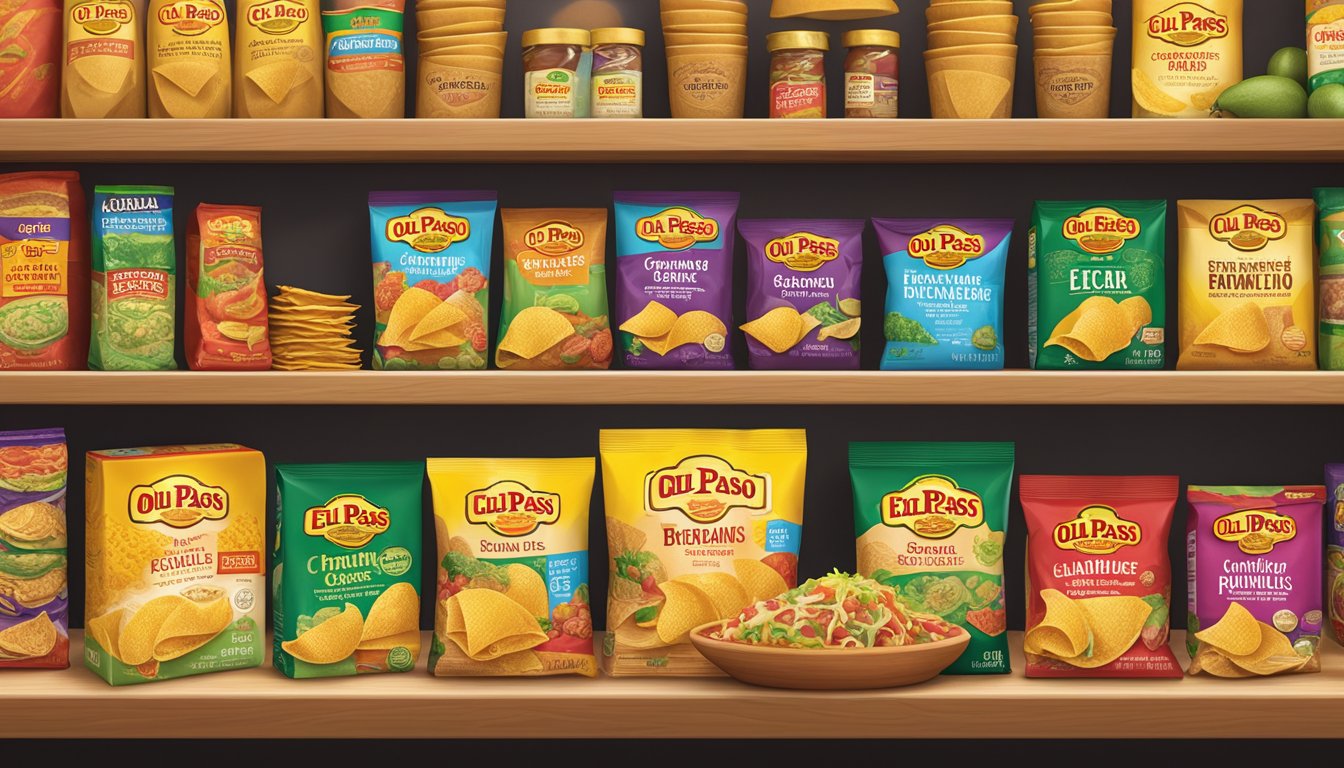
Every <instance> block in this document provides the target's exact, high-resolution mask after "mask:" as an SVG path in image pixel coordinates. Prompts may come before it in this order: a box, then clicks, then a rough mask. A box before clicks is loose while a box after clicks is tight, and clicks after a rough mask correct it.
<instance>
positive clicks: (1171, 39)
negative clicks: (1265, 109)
mask: <svg viewBox="0 0 1344 768" xmlns="http://www.w3.org/2000/svg"><path fill="white" fill-rule="evenodd" d="M1241 21H1242V0H1198V2H1173V0H1134V70H1133V72H1132V79H1133V84H1134V117H1209V116H1210V114H1211V112H1210V110H1211V108H1212V107H1213V104H1214V102H1216V101H1217V100H1218V97H1219V95H1221V94H1222V92H1223V90H1224V89H1226V88H1227V87H1228V86H1231V85H1235V84H1237V83H1239V82H1241V74H1242V73H1241V59H1242V50H1241V48H1242V23H1241Z"/></svg>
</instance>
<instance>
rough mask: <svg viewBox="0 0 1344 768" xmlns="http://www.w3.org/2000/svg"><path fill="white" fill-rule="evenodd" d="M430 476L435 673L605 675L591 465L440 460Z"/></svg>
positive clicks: (569, 461)
mask: <svg viewBox="0 0 1344 768" xmlns="http://www.w3.org/2000/svg"><path fill="white" fill-rule="evenodd" d="M428 467H429V482H430V486H431V487H432V488H433V491H434V532H435V538H436V539H437V541H438V565H439V568H438V574H439V576H438V581H437V587H436V588H437V591H436V593H435V595H434V642H433V645H432V647H431V648H430V652H429V669H430V671H431V672H432V673H433V674H435V675H442V676H447V677H495V676H508V677H515V676H517V677H532V676H543V675H583V676H585V677H593V676H595V675H596V674H597V657H596V656H595V655H594V654H593V609H592V592H591V590H590V588H589V581H588V504H589V501H590V499H591V498H592V494H593V475H594V470H595V466H594V461H593V459H592V458H584V459H430V460H429V462H428Z"/></svg>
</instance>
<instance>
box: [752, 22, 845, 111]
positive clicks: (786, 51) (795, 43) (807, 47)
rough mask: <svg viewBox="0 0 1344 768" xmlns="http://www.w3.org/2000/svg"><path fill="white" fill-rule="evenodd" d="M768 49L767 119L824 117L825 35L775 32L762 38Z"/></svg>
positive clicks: (828, 46)
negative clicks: (768, 94) (768, 97)
mask: <svg viewBox="0 0 1344 768" xmlns="http://www.w3.org/2000/svg"><path fill="white" fill-rule="evenodd" d="M765 45H766V48H768V49H769V50H770V117H782V118H823V117H825V116H826V51H828V50H830V48H831V44H830V38H829V37H828V36H827V35H826V33H825V32H775V33H774V34H772V35H769V36H767V37H766V38H765Z"/></svg>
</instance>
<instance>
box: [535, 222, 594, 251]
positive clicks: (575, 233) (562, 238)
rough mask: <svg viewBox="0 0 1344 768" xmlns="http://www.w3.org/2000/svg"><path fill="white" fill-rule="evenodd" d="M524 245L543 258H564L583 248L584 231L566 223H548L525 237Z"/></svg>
mask: <svg viewBox="0 0 1344 768" xmlns="http://www.w3.org/2000/svg"><path fill="white" fill-rule="evenodd" d="M523 245H525V246H527V247H528V248H530V249H532V250H534V251H536V252H537V253H540V254H542V255H543V256H564V255H565V254H566V253H573V252H574V251H577V250H578V249H580V248H582V247H583V230H581V229H579V228H578V227H576V226H574V225H573V224H570V223H569V222H565V221H548V222H546V223H545V224H542V225H541V226H539V227H536V228H535V229H530V230H528V232H527V234H525V235H523Z"/></svg>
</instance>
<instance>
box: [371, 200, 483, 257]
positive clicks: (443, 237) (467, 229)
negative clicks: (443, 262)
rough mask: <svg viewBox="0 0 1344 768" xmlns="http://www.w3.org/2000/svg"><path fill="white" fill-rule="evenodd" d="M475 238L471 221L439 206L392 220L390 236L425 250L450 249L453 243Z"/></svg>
mask: <svg viewBox="0 0 1344 768" xmlns="http://www.w3.org/2000/svg"><path fill="white" fill-rule="evenodd" d="M469 237H471V222H470V221H467V220H466V219H463V218H459V217H457V216H449V215H448V214H446V213H444V212H443V211H441V210H439V209H438V208H421V209H420V210H418V211H414V212H412V213H410V214H408V215H406V216H398V217H397V218H395V219H388V222H387V239H388V240H389V241H391V242H394V243H406V244H407V245H409V246H411V247H412V248H414V249H415V250H417V251H420V252H421V253H438V252H440V251H446V250H448V247H449V246H451V245H452V244H453V243H460V242H462V241H463V240H466V239H467V238H469Z"/></svg>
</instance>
